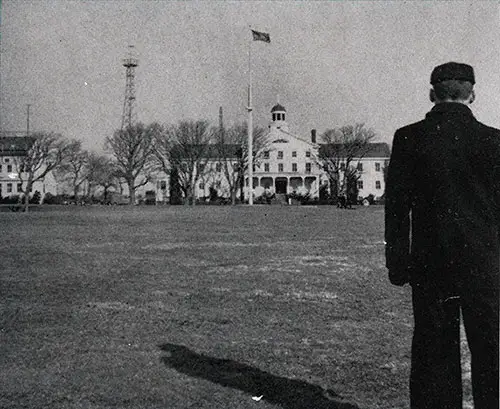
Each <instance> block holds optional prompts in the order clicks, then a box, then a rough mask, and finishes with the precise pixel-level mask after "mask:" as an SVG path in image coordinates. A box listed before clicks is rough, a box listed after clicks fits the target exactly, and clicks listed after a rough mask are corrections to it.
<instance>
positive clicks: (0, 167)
mask: <svg viewBox="0 0 500 409" xmlns="http://www.w3.org/2000/svg"><path fill="white" fill-rule="evenodd" d="M0 173H2V164H1V163H0Z"/></svg>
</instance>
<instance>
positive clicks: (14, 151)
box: [0, 136, 33, 156]
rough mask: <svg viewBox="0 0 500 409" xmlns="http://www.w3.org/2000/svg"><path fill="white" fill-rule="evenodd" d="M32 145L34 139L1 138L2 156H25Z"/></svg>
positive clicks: (19, 137) (25, 137)
mask: <svg viewBox="0 0 500 409" xmlns="http://www.w3.org/2000/svg"><path fill="white" fill-rule="evenodd" d="M32 143H33V138H32V137H27V136H0V156H24V155H25V154H26V151H27V150H28V148H29V147H30V145H31V144H32Z"/></svg>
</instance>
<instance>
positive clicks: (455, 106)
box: [427, 102, 474, 118]
mask: <svg viewBox="0 0 500 409" xmlns="http://www.w3.org/2000/svg"><path fill="white" fill-rule="evenodd" d="M436 114H441V115H442V114H444V115H446V114H459V115H461V116H465V117H470V118H474V115H473V114H472V111H471V110H470V108H469V107H468V106H467V105H464V104H461V103H459V102H441V103H439V104H436V105H434V107H433V108H432V109H431V111H430V112H429V113H428V114H427V116H435V115H436Z"/></svg>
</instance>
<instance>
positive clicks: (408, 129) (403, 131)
mask: <svg viewBox="0 0 500 409" xmlns="http://www.w3.org/2000/svg"><path fill="white" fill-rule="evenodd" d="M425 127H426V124H425V120H421V121H418V122H414V123H412V124H408V125H405V126H403V127H401V128H399V129H397V130H396V133H395V137H403V138H404V139H407V138H409V137H411V136H414V135H415V136H416V135H418V134H420V133H421V131H422V130H423V129H425Z"/></svg>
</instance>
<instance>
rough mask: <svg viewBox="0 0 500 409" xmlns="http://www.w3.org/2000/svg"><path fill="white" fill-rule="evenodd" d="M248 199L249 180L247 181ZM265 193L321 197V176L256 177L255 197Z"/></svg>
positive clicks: (254, 185)
mask: <svg viewBox="0 0 500 409" xmlns="http://www.w3.org/2000/svg"><path fill="white" fill-rule="evenodd" d="M245 185H246V187H247V197H248V178H247V179H246V180H245ZM264 191H268V192H270V193H275V194H291V193H297V194H311V195H312V196H313V197H316V196H318V195H319V176H316V175H310V176H295V175H294V176H291V175H290V176H288V175H285V176H284V175H279V176H278V175H275V176H272V175H271V176H254V178H253V193H254V196H255V197H258V196H261V195H262V194H263V193H264Z"/></svg>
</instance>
